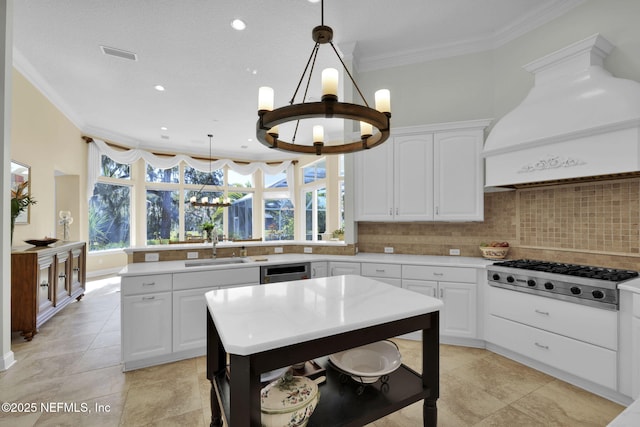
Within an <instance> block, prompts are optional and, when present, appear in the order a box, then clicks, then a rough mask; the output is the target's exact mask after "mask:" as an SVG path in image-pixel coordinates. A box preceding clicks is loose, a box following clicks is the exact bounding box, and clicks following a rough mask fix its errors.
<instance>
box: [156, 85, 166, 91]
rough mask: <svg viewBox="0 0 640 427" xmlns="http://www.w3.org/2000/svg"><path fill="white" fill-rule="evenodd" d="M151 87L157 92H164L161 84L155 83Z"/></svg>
mask: <svg viewBox="0 0 640 427" xmlns="http://www.w3.org/2000/svg"><path fill="white" fill-rule="evenodd" d="M153 88H154V89H155V90H157V91H158V92H164V86H162V85H155V86H154V87H153Z"/></svg>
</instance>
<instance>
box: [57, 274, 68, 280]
mask: <svg viewBox="0 0 640 427" xmlns="http://www.w3.org/2000/svg"><path fill="white" fill-rule="evenodd" d="M65 277H67V275H66V274H58V279H64V278H65Z"/></svg>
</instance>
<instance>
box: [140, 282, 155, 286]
mask: <svg viewBox="0 0 640 427" xmlns="http://www.w3.org/2000/svg"><path fill="white" fill-rule="evenodd" d="M155 285H156V282H150V283H144V282H142V286H155Z"/></svg>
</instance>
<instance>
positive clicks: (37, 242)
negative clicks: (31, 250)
mask: <svg viewBox="0 0 640 427" xmlns="http://www.w3.org/2000/svg"><path fill="white" fill-rule="evenodd" d="M58 240H60V239H54V238H53V237H45V238H44V239H29V240H25V241H24V242H25V243H28V244H30V245H33V246H49V245H50V244H52V243H55V242H57V241H58Z"/></svg>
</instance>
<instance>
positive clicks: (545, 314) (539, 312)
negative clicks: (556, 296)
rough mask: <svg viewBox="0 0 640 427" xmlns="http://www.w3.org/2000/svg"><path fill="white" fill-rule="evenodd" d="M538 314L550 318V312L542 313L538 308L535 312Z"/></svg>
mask: <svg viewBox="0 0 640 427" xmlns="http://www.w3.org/2000/svg"><path fill="white" fill-rule="evenodd" d="M534 311H535V312H536V313H538V314H542V315H543V316H548V315H549V312H548V311H542V310H538V309H537V308H536V309H535V310H534Z"/></svg>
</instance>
